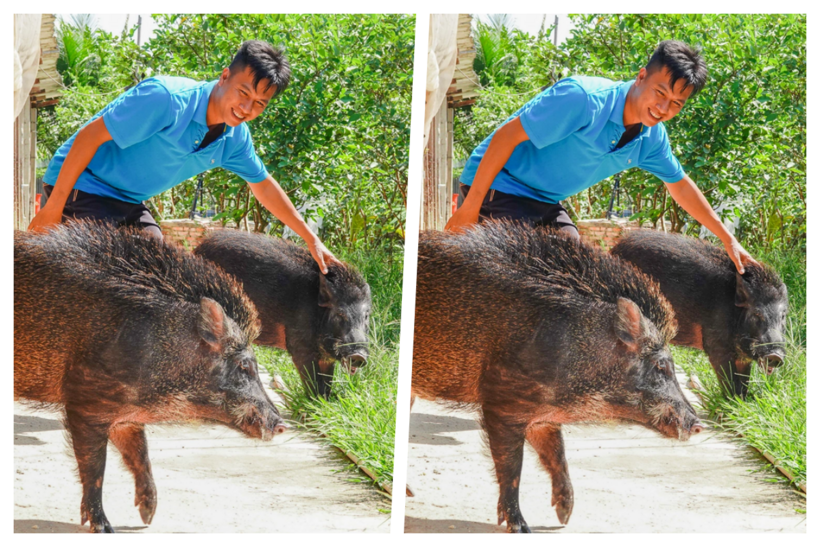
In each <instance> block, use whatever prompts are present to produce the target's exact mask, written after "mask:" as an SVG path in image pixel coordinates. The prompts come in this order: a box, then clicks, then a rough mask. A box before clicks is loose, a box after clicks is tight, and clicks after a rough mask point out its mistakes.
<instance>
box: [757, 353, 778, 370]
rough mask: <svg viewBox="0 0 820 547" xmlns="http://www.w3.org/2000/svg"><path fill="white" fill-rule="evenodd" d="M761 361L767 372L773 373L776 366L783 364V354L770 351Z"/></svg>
mask: <svg viewBox="0 0 820 547" xmlns="http://www.w3.org/2000/svg"><path fill="white" fill-rule="evenodd" d="M761 362H762V364H763V367H764V369H765V371H766V374H771V373H772V372H774V368H775V367H779V366H780V365H782V364H783V356H782V355H780V354H778V353H770V354H768V355H764V356H763V359H762V361H761Z"/></svg>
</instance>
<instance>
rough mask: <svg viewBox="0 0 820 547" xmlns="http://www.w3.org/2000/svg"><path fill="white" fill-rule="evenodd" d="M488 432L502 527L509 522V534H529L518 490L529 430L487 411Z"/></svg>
mask: <svg viewBox="0 0 820 547" xmlns="http://www.w3.org/2000/svg"><path fill="white" fill-rule="evenodd" d="M483 412H484V420H483V421H484V429H485V430H486V431H487V439H488V440H489V443H490V452H491V453H492V455H493V462H494V463H495V474H496V478H497V479H498V486H499V488H500V495H499V498H498V524H499V525H500V524H501V523H503V522H504V521H507V532H510V533H514V534H521V533H529V532H530V528H529V526H527V523H526V521H525V520H524V516H523V515H522V514H521V509H520V507H519V506H518V488H519V485H520V484H521V466H522V464H523V461H524V430H525V426H524V425H522V424H518V423H514V422H513V421H512V420H509V418H506V419H505V417H504V416H503V415H502V414H500V413H497V412H495V411H493V410H492V409H489V408H487V407H484V408H483Z"/></svg>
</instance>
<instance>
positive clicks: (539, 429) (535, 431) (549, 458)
mask: <svg viewBox="0 0 820 547" xmlns="http://www.w3.org/2000/svg"><path fill="white" fill-rule="evenodd" d="M527 441H528V442H529V443H530V445H531V446H532V447H533V448H534V449H535V451H536V452H538V457H539V458H540V459H541V465H543V466H544V469H546V470H547V472H548V473H549V474H550V477H551V478H552V506H553V507H555V512H556V513H557V514H558V520H559V521H561V524H566V523H568V522H569V517H570V515H571V514H572V505H573V495H572V482H570V480H569V469H568V468H567V459H566V457H565V456H564V437H563V435H562V434H561V426H560V424H551V423H545V422H541V423H537V424H531V425H530V426H529V427H528V428H527Z"/></svg>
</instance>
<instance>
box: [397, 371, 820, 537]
mask: <svg viewBox="0 0 820 547" xmlns="http://www.w3.org/2000/svg"><path fill="white" fill-rule="evenodd" d="M679 380H682V378H681V377H680V376H679ZM687 396H689V397H690V399H691V400H693V401H696V399H695V398H694V396H693V395H692V394H691V393H690V392H688V391H687ZM564 438H565V444H566V455H567V461H568V463H569V474H570V477H571V479H572V484H573V488H574V491H575V506H574V510H573V513H572V517H571V518H570V521H569V524H568V525H567V526H562V525H561V524H560V523H559V522H558V517H557V516H556V515H555V511H554V509H553V508H552V507H550V495H551V494H550V492H551V489H550V479H549V475H547V473H546V472H545V471H543V470H542V469H541V466H540V463H539V462H538V457H537V456H536V454H535V452H534V451H533V450H532V449H531V448H530V447H529V445H527V450H526V452H525V455H524V470H523V473H522V475H521V511H522V513H523V515H524V518H525V519H526V520H527V523H528V524H529V526H530V528H531V529H532V531H533V532H805V531H806V520H805V515H804V514H800V513H797V512H796V511H795V510H796V509H798V508H799V509H805V507H806V506H805V503H803V501H802V500H801V498H800V497H799V496H798V495H796V494H795V493H794V492H793V491H792V490H791V489H790V488H788V487H787V486H784V485H782V484H777V483H772V482H769V481H768V479H771V475H769V474H766V473H754V472H753V471H754V470H756V469H757V468H758V465H757V462H758V461H760V457H759V456H757V455H756V453H755V452H754V451H753V450H751V449H749V448H744V447H742V446H740V445H738V444H737V443H735V442H733V441H732V439H731V438H730V437H729V436H727V435H725V434H719V433H716V432H714V431H712V430H710V429H707V430H706V431H705V432H703V433H701V434H700V435H696V436H694V437H692V440H690V441H689V442H686V443H681V442H677V441H674V440H670V439H665V438H662V437H661V436H660V435H658V434H656V433H654V432H652V431H650V430H648V429H645V428H643V427H641V426H637V425H636V426H627V425H601V426H572V427H565V428H564ZM408 460H409V468H408V473H407V484H408V485H409V486H410V488H411V489H412V490H413V492H414V494H415V497H412V498H407V501H406V510H405V532H407V533H425V532H444V533H447V532H483V533H500V532H505V531H506V525H502V526H497V525H496V522H497V517H496V504H497V502H498V485H497V483H496V481H495V473H494V470H493V464H492V458H491V457H490V453H489V449H488V448H487V447H486V444H485V443H484V442H483V440H482V435H481V429H480V427H479V425H478V423H477V422H476V421H475V419H474V415H473V414H471V413H468V412H463V411H459V412H455V411H449V410H448V409H446V408H445V407H443V406H441V405H437V404H435V403H432V402H429V401H422V400H416V403H415V405H414V407H413V411H412V413H411V414H410V448H409V454H408Z"/></svg>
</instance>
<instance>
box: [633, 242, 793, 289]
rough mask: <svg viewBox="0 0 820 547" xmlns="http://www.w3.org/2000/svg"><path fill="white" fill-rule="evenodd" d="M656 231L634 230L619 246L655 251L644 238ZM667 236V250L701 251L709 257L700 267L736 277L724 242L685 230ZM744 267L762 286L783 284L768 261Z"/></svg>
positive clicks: (721, 274)
mask: <svg viewBox="0 0 820 547" xmlns="http://www.w3.org/2000/svg"><path fill="white" fill-rule="evenodd" d="M653 235H654V234H652V233H651V231H649V230H633V231H631V232H629V233H628V234H627V235H626V237H624V239H623V240H621V241H620V242H619V243H618V246H619V247H623V248H626V247H632V246H635V245H637V246H638V247H639V248H641V249H642V252H644V253H646V252H651V246H647V245H645V244H642V243H641V242H642V241H646V239H645V238H646V237H650V238H652V236H653ZM665 239H667V240H668V243H667V244H666V245H665V246H664V249H663V252H664V253H666V254H667V255H670V254H674V253H676V250H680V251H679V252H680V253H685V255H692V254H694V255H696V256H697V255H701V256H703V257H705V259H704V260H703V261H701V262H699V266H700V267H702V268H708V269H709V270H712V271H711V273H712V274H713V275H715V276H717V277H718V278H723V279H724V280H729V279H733V278H734V277H735V272H736V271H737V268H736V267H735V263H734V262H732V259H730V258H729V255H728V254H727V253H726V250H725V249H724V248H723V247H722V246H718V245H713V244H712V243H709V242H708V241H705V240H702V239H698V238H695V237H687V236H684V235H681V234H666V237H665ZM653 240H654V238H653V239H650V241H653ZM688 249H695V252H694V253H693V252H691V251H688ZM657 256H658V260H664V257H663V256H662V255H661V254H660V253H659V254H658V255H657ZM743 267H744V269H745V270H746V275H745V276H744V278H745V277H748V278H749V279H748V280H749V282H750V283H752V284H755V283H760V285H761V286H774V287H779V286H781V285H782V284H783V281H782V280H781V279H780V276H779V275H778V274H777V272H776V271H775V270H774V269H773V268H772V267H771V266H769V265H767V264H764V263H762V262H758V263H757V264H744V266H743Z"/></svg>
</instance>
